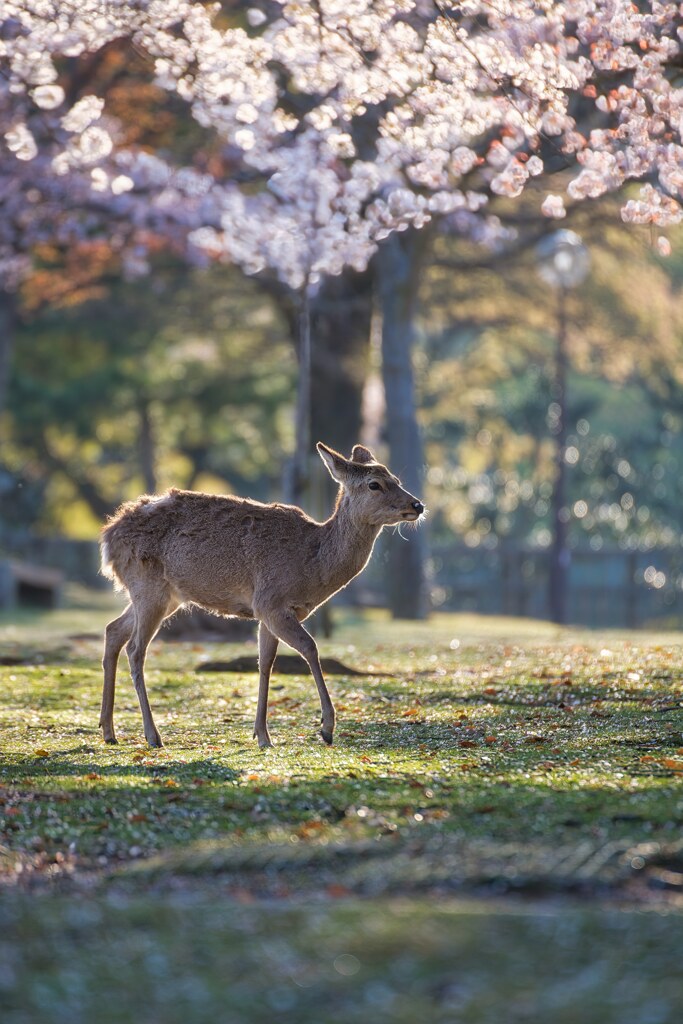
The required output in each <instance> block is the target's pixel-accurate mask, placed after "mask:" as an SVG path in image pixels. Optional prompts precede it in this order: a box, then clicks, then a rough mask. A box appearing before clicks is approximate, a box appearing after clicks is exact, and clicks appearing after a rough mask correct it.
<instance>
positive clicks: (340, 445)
mask: <svg viewBox="0 0 683 1024" xmlns="http://www.w3.org/2000/svg"><path fill="white" fill-rule="evenodd" d="M371 321H372V275H371V274H370V272H369V271H366V272H365V273H363V274H359V273H356V272H355V271H352V270H346V271H345V272H344V273H343V274H340V275H339V276H338V277H330V278H327V279H326V280H325V281H324V282H323V283H322V285H321V286H320V289H319V290H318V292H317V294H316V296H315V298H314V299H313V301H312V302H311V334H312V337H313V351H312V373H313V390H312V396H311V397H312V402H311V434H312V440H313V441H314V442H315V441H324V442H325V444H328V445H331V447H332V448H336V449H337V451H340V452H342V454H343V455H347V456H348V455H350V454H351V449H352V448H353V446H354V444H357V443H358V441H359V440H360V430H361V401H362V397H363V385H364V383H365V377H366V374H367V368H368V354H369V345H370V324H371Z"/></svg>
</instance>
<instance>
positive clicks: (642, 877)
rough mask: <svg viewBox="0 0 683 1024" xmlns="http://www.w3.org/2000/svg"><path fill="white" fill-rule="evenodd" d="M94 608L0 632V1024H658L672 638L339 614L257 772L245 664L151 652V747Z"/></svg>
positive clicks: (667, 901)
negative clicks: (324, 687) (156, 742)
mask: <svg viewBox="0 0 683 1024" xmlns="http://www.w3.org/2000/svg"><path fill="white" fill-rule="evenodd" d="M87 603H88V604H90V598H88V600H87ZM98 604H99V607H97V606H96V607H92V606H91V607H90V609H89V610H86V609H83V608H81V609H78V608H74V609H69V610H65V611H60V612H54V613H45V614H43V615H32V616H27V617H25V618H24V619H23V620H22V621H17V620H14V621H9V620H8V619H6V618H5V619H4V620H0V656H4V660H5V661H6V662H9V661H11V662H13V663H10V664H5V665H3V666H0V736H1V754H0V879H2V880H3V881H4V883H5V885H4V887H3V889H2V890H1V892H0V1014H1V1015H2V1019H3V1020H9V1021H12V1022H13V1024H14V1022H30V1021H34V1020H36V1021H37V1020H39V1019H40V1020H47V1021H53V1020H54V1021H61V1020H65V1021H66V1020H69V1021H79V1020H83V1021H91V1020H98V1021H103V1022H105V1024H106V1022H109V1021H112V1022H114V1021H128V1020H142V1021H145V1022H146V1021H150V1022H157V1021H159V1022H160V1024H161V1022H162V1021H164V1022H166V1021H169V1022H174V1021H176V1020H178V1021H181V1020H183V1021H187V1022H189V1024H193V1022H195V1021H203V1020H205V1019H206V1020H207V1021H208V1020H209V1019H211V1020H218V1021H221V1022H222V1021H226V1022H231V1021H233V1020H234V1021H252V1020H253V1021H260V1020H264V1021H265V1020H266V1019H268V1020H270V1019H272V1018H273V1016H276V1017H281V1018H282V1019H285V1020H291V1021H292V1022H297V1024H298V1022H304V1021H309V1020H310V1021H322V1022H325V1021H327V1020H328V1019H329V1020H330V1021H332V1020H333V1019H334V1020H336V1021H346V1020H348V1021H356V1020H358V1021H360V1020H366V1019H368V1017H370V1016H371V1017H373V1018H374V1019H379V1020H383V1019H386V1020H397V1021H403V1020H405V1021H406V1022H408V1021H416V1020H419V1019H422V1018H428V1019H433V1020H438V1021H440V1020H443V1021H459V1020H461V1019H462V1020H463V1021H467V1022H468V1024H478V1022H484V1021H492V1022H494V1021H495V1022H500V1021H504V1022H508V1021H509V1022H517V1021H520V1022H521V1021H531V1020H539V1021H540V1020H543V1021H547V1020H549V1019H551V1017H552V1020H553V1021H558V1022H563V1021H567V1022H570V1021H571V1022H574V1021H581V1022H592V1021H595V1022H596V1024H597V1022H598V1021H599V1022H601V1024H604V1022H611V1021H615V1022H616V1021H625V1020H628V1021H634V1022H636V1024H638V1022H640V1021H642V1022H643V1024H646V1022H647V1024H657V1022H660V1021H661V1022H662V1024H667V1022H668V1021H674V1020H676V1019H678V1018H679V1017H680V1013H681V1012H683V982H682V981H681V980H680V966H679V964H680V955H681V953H682V952H683V941H682V940H683V919H682V918H681V915H680V908H681V906H683V896H681V894H682V893H683V845H682V844H681V839H680V837H681V824H682V823H683V786H682V785H681V780H683V736H682V735H681V731H682V729H683V667H682V666H681V647H680V641H681V638H680V636H678V635H676V634H664V635H660V636H655V635H648V634H645V633H638V634H625V633H611V634H606V633H600V634H598V633H590V632H588V631H580V632H579V631H573V630H565V631H559V630H558V629H557V628H556V627H553V626H550V625H548V624H543V623H532V622H527V621H514V620H501V619H481V618H476V617H472V616H454V615H437V616H435V617H434V618H433V620H431V621H430V622H429V623H418V624H413V623H392V622H390V621H389V620H388V619H386V617H384V616H383V615H380V614H379V613H377V614H373V615H366V616H364V617H359V616H356V615H353V614H351V613H349V612H344V613H342V612H338V613H337V616H338V619H339V625H338V628H337V630H336V631H335V634H334V637H333V639H332V640H331V641H321V642H320V648H321V653H322V654H323V655H324V656H325V655H326V656H331V657H335V658H337V659H338V660H340V661H342V662H343V663H344V664H345V665H347V666H349V667H351V668H355V669H357V670H361V671H362V672H364V673H367V674H364V675H351V674H349V673H346V674H340V675H337V676H330V677H328V683H329V687H330V691H331V693H332V695H333V699H334V700H335V703H336V707H337V714H338V726H337V733H336V737H335V746H334V747H332V748H327V747H325V746H324V744H323V743H322V742H321V741H320V739H319V738H318V737H317V725H318V719H319V709H318V703H317V697H316V693H315V686H314V684H313V682H312V680H311V679H310V677H309V676H308V675H306V674H304V675H301V676H275V677H274V679H273V688H272V692H271V712H270V718H269V725H270V731H271V735H272V737H273V740H274V743H275V746H274V747H273V748H272V749H270V750H266V751H260V750H259V749H258V747H257V746H256V744H255V741H254V740H253V739H252V735H251V734H252V728H253V717H254V712H255V707H256V689H257V680H256V676H255V674H254V673H244V672H242V673H225V672H218V673H216V672H209V671H203V670H202V666H203V665H204V664H205V663H207V662H208V661H209V660H212V661H213V660H217V659H224V660H225V659H229V658H234V657H236V656H237V655H242V654H251V655H253V654H255V646H254V645H253V644H252V645H249V644H242V645H227V644H206V645H203V644H198V643H190V644H178V643H165V642H161V641H156V642H155V643H154V644H153V645H152V648H151V650H150V654H149V658H148V662H147V682H148V690H149V693H150V700H151V702H152V707H153V709H154V711H155V718H156V721H157V724H158V726H159V730H160V732H161V735H162V737H163V739H164V742H165V744H166V746H165V747H164V748H163V749H162V750H150V749H148V748H147V747H146V745H145V743H144V738H143V735H142V723H141V718H140V713H139V710H138V707H137V701H136V698H135V693H134V690H133V687H132V684H131V683H130V679H129V677H128V674H127V666H126V664H125V657H124V658H122V662H121V666H120V676H119V686H118V700H117V709H116V713H115V723H116V728H117V733H118V736H119V745H118V746H116V747H109V746H105V745H104V744H103V743H102V740H101V737H100V734H99V730H98V729H97V719H98V713H99V699H100V687H101V679H100V667H99V659H100V656H101V639H100V638H99V636H98V634H99V632H100V631H101V628H102V625H103V623H104V622H105V621H106V620H107V618H109V617H111V616H112V607H113V606H112V605H111V599H110V598H109V597H106V598H104V597H100V598H99V599H98ZM3 1005H4V1006H5V1008H6V1013H2V1007H3Z"/></svg>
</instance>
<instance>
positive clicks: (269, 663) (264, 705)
mask: <svg viewBox="0 0 683 1024" xmlns="http://www.w3.org/2000/svg"><path fill="white" fill-rule="evenodd" d="M277 645H278V639H277V637H276V636H273V634H272V633H271V632H270V630H269V629H268V628H267V627H266V626H264V624H263V623H262V622H260V623H259V627H258V669H259V677H258V704H257V705H256V721H255V723H254V736H255V738H256V739H257V740H258V745H259V747H262V748H263V747H272V745H273V743H272V741H271V738H270V734H269V732H268V724H267V721H266V719H267V718H268V686H269V684H270V673H271V670H272V668H273V662H274V661H275V654H276V652H277Z"/></svg>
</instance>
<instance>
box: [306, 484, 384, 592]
mask: <svg viewBox="0 0 683 1024" xmlns="http://www.w3.org/2000/svg"><path fill="white" fill-rule="evenodd" d="M322 529H323V531H324V539H323V543H322V544H321V549H320V554H321V556H322V557H321V561H322V562H323V565H324V575H325V577H326V582H328V581H329V583H330V585H332V586H333V587H334V588H335V589H338V588H339V587H342V586H344V584H345V583H348V582H349V580H351V579H353V577H354V576H356V575H357V574H358V573H359V572H360V571H361V569H362V568H363V567H364V566H365V564H366V563H367V561H368V559H369V558H370V555H371V554H372V548H373V545H374V543H375V540H376V539H377V536H378V534H379V532H380V530H381V529H382V527H381V526H373V525H371V524H370V523H368V522H367V521H366V520H364V519H362V518H359V517H358V516H357V515H355V514H354V509H353V505H352V502H351V501H350V500H349V498H348V497H347V495H346V494H345V493H343V492H342V494H341V495H340V497H339V499H338V500H337V506H336V508H335V510H334V512H333V514H332V516H331V517H330V518H329V519H328V520H327V522H325V523H323V524H322Z"/></svg>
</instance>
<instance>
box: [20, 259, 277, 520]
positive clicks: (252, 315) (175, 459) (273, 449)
mask: <svg viewBox="0 0 683 1024" xmlns="http://www.w3.org/2000/svg"><path fill="white" fill-rule="evenodd" d="M283 335H284V332H283V329H282V325H281V324H280V322H279V320H278V317H277V315H276V313H275V312H274V310H273V308H272V306H271V305H269V303H268V302H267V301H266V300H264V298H263V295H262V294H260V293H259V292H258V291H257V289H256V287H255V286H253V285H252V283H251V282H249V281H245V280H244V278H243V277H242V276H241V275H240V274H239V273H238V272H235V271H233V270H226V269H218V270H212V271H194V272H192V273H189V274H188V273H186V272H182V271H181V270H180V269H178V268H172V267H171V268H170V269H169V268H166V269H164V268H163V267H161V268H158V269H157V271H155V272H153V274H152V275H151V277H150V278H149V279H145V280H143V281H140V282H137V283H127V284H126V283H118V284H115V285H114V286H113V287H112V288H111V291H110V292H109V293H108V294H107V295H106V297H104V298H101V299H99V300H92V301H89V302H86V303H84V304H81V305H78V306H74V307H67V308H61V309H51V310H48V311H47V312H45V313H44V314H42V315H41V316H39V317H37V318H36V319H34V320H33V321H32V322H31V323H30V324H29V325H28V326H27V327H26V330H25V332H24V335H23V337H22V338H21V339H20V344H19V346H18V352H17V356H16V362H15V368H14V376H13V384H12V393H11V400H10V438H11V446H10V448H9V456H8V461H9V465H10V468H13V469H15V470H18V468H19V467H21V466H25V465H26V464H27V463H28V464H29V465H30V466H31V467H32V473H33V476H34V477H35V478H37V479H42V480H43V481H44V484H45V486H46V487H47V496H46V505H45V509H44V511H43V514H42V518H41V525H42V526H43V527H49V526H52V527H53V528H54V527H55V526H57V527H61V528H62V529H63V530H65V532H70V533H74V532H79V530H78V529H74V510H78V507H79V506H78V501H80V503H81V504H80V507H81V509H83V505H84V504H85V505H86V506H87V515H85V516H84V517H83V519H82V525H81V527H80V532H83V533H84V534H85V535H92V532H93V529H94V527H95V522H96V521H97V520H98V519H101V517H102V515H103V514H105V513H106V511H109V510H111V509H112V508H113V507H115V506H116V504H117V503H118V502H119V501H120V500H122V499H123V498H125V497H132V496H134V495H136V494H138V493H140V492H141V491H144V490H154V489H162V488H164V487H166V486H169V485H171V484H173V485H175V486H190V487H194V486H196V487H202V486H203V487H206V488H207V489H209V490H210V489H214V488H219V489H229V488H234V489H236V490H242V489H245V488H246V489H249V490H250V491H251V492H252V493H254V496H255V497H266V496H267V494H268V489H269V481H272V480H276V479H277V477H278V474H279V471H280V467H281V462H282V452H283V448H284V447H285V445H286V443H287V440H288V437H287V434H288V425H287V419H288V417H287V411H288V405H289V402H290V397H291V390H292V377H293V372H294V367H293V359H292V355H291V349H290V348H289V347H288V346H287V344H286V343H285V342H284V341H283Z"/></svg>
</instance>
